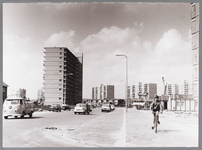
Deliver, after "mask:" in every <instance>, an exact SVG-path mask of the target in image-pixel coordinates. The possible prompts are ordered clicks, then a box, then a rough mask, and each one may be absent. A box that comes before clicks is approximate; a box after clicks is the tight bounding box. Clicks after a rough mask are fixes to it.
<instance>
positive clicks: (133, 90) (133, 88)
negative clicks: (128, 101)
mask: <svg viewBox="0 0 202 150" xmlns="http://www.w3.org/2000/svg"><path fill="white" fill-rule="evenodd" d="M132 98H133V99H135V85H132Z"/></svg>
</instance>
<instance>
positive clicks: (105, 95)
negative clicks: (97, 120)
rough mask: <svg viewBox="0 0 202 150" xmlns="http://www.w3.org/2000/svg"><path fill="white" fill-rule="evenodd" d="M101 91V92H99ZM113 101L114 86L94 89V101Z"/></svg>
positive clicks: (102, 86)
mask: <svg viewBox="0 0 202 150" xmlns="http://www.w3.org/2000/svg"><path fill="white" fill-rule="evenodd" d="M98 90H99V91H98ZM98 98H99V99H100V100H112V99H114V85H101V86H100V87H99V88H98V87H93V88H92V99H93V100H98Z"/></svg>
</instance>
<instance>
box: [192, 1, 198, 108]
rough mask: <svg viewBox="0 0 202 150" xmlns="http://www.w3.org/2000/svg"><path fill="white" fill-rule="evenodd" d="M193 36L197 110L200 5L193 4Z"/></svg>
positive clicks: (194, 90) (196, 104) (194, 91)
mask: <svg viewBox="0 0 202 150" xmlns="http://www.w3.org/2000/svg"><path fill="white" fill-rule="evenodd" d="M191 34H192V66H193V75H192V79H193V80H192V83H193V97H194V100H195V106H196V107H195V108H196V109H197V108H198V107H197V106H198V96H199V92H198V91H199V3H191Z"/></svg>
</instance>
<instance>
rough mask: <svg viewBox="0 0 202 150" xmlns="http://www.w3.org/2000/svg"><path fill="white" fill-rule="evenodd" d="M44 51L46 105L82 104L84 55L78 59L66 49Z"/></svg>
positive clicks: (55, 48)
mask: <svg viewBox="0 0 202 150" xmlns="http://www.w3.org/2000/svg"><path fill="white" fill-rule="evenodd" d="M44 49H45V50H44V64H43V65H44V75H43V80H44V82H43V84H44V86H43V92H44V96H45V104H54V103H58V104H68V105H75V104H76V103H79V102H82V82H83V81H82V80H83V55H82V56H80V57H76V56H75V55H74V54H73V53H72V52H71V51H70V50H69V49H67V48H66V47H45V48H44Z"/></svg>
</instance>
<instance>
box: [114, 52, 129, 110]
mask: <svg viewBox="0 0 202 150" xmlns="http://www.w3.org/2000/svg"><path fill="white" fill-rule="evenodd" d="M116 56H124V57H125V58H126V93H125V96H126V103H125V107H126V112H128V96H127V92H128V57H127V56H126V55H123V54H121V55H116Z"/></svg>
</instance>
